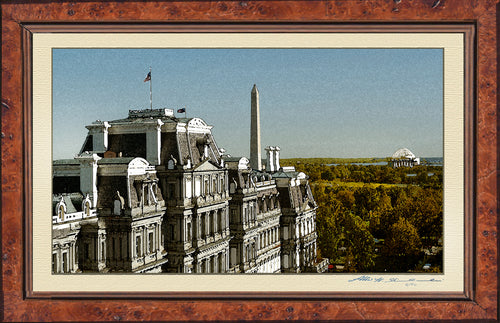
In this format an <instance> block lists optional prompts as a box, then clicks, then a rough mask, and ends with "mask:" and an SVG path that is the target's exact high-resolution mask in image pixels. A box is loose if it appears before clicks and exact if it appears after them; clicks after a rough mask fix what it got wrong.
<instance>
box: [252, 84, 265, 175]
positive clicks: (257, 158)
mask: <svg viewBox="0 0 500 323" xmlns="http://www.w3.org/2000/svg"><path fill="white" fill-rule="evenodd" d="M251 97H252V100H251V105H252V114H251V125H250V166H251V167H252V168H253V169H257V170H262V157H261V153H260V109H259V90H257V86H256V85H255V84H254V85H253V88H252V94H251Z"/></svg>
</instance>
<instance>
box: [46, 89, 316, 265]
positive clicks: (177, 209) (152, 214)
mask: <svg viewBox="0 0 500 323" xmlns="http://www.w3.org/2000/svg"><path fill="white" fill-rule="evenodd" d="M251 98H252V102H251V108H252V111H253V112H254V111H256V112H257V118H253V117H252V131H251V143H252V144H251V146H252V147H254V146H255V147H257V149H255V147H254V148H252V149H251V151H252V153H251V158H250V160H249V159H247V158H246V157H238V158H234V157H227V156H226V155H224V150H223V149H219V147H218V146H217V144H216V142H215V139H214V138H213V136H212V132H211V129H212V126H209V125H208V124H207V123H205V121H203V120H202V119H200V118H177V117H176V116H175V115H174V113H173V110H170V109H146V110H130V111H129V113H128V117H127V118H124V119H118V120H111V121H100V120H97V121H95V122H93V123H92V124H90V125H87V126H86V128H87V129H88V135H87V137H86V139H85V141H84V144H83V145H82V148H81V150H80V153H79V154H78V155H77V156H76V157H75V158H74V159H64V160H56V161H54V163H53V196H54V197H53V206H54V213H53V216H52V221H53V237H54V238H53V259H52V260H53V272H57V273H59V272H64V273H65V272H81V271H83V272H109V271H115V272H136V273H141V272H150V273H158V272H173V273H193V272H194V273H239V272H248V273H278V272H301V271H318V268H320V267H318V266H316V265H315V264H316V232H315V217H316V213H315V210H316V204H315V202H314V199H313V197H312V194H311V191H310V188H309V184H308V181H307V176H306V175H305V174H304V173H297V172H294V169H287V168H283V167H281V166H280V161H279V153H280V148H279V147H276V146H269V147H267V148H266V152H267V159H266V160H265V169H263V167H262V159H261V156H260V127H259V126H255V123H257V125H258V123H259V118H258V109H259V103H258V91H257V88H256V86H254V88H253V89H252V96H251ZM253 112H252V114H253ZM252 156H253V160H254V163H252ZM259 162H260V163H259ZM315 266H316V267H315ZM321 268H323V267H321Z"/></svg>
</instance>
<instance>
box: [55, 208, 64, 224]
mask: <svg viewBox="0 0 500 323" xmlns="http://www.w3.org/2000/svg"><path fill="white" fill-rule="evenodd" d="M57 217H58V218H59V220H61V221H64V205H60V206H59V209H58V211H57Z"/></svg>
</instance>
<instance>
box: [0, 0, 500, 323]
mask: <svg viewBox="0 0 500 323" xmlns="http://www.w3.org/2000/svg"><path fill="white" fill-rule="evenodd" d="M138 5H139V3H135V4H134V3H129V4H125V3H113V2H109V3H108V2H97V3H92V2H86V1H85V2H79V3H70V2H62V3H55V2H52V1H35V2H34V3H27V2H24V1H7V2H6V3H2V36H3V39H4V41H3V43H2V222H1V231H2V258H1V261H2V300H1V302H2V303H1V305H2V309H3V311H1V312H2V313H3V315H4V317H2V318H3V319H4V320H7V321H17V320H33V321H38V320H89V321H95V320H119V319H123V320H167V319H170V320H174V319H177V320H178V319H184V320H196V319H198V320H199V319H259V318H267V319H285V318H292V319H309V320H312V319H356V320H357V319H382V320H389V319H406V318H412V319H415V318H419V319H429V318H433V319H439V318H447V319H455V318H462V319H464V318H468V319H473V318H476V319H490V320H494V319H495V318H497V317H498V312H497V306H498V305H497V300H498V278H497V268H498V267H497V259H498V257H497V251H498V239H497V231H498V230H497V225H498V224H497V221H496V219H497V213H498V211H497V197H498V191H497V160H498V150H497V124H498V120H497V114H496V103H497V95H496V90H497V86H496V85H497V70H496V66H497V58H496V51H497V42H496V39H497V38H496V36H497V25H496V24H497V22H496V16H497V1H470V2H469V1H465V0H464V1H457V2H454V3H453V4H449V3H445V4H440V1H432V3H430V2H429V1H425V0H421V1H416V0H414V1H404V0H403V1H402V2H398V1H394V2H392V1H359V2H354V1H353V2H352V3H350V4H348V3H346V2H343V1H340V2H339V1H311V2H304V1H288V2H283V1H256V2H251V3H250V2H248V3H247V2H245V1H242V2H230V1H222V2H217V3H212V2H206V1H193V2H145V3H140V5H141V6H138ZM158 5H159V6H160V7H161V8H162V9H163V11H162V10H159V9H158ZM291 8H292V9H294V10H296V11H294V10H292V11H290V10H291ZM438 10H439V11H438ZM242 12H243V13H242ZM134 13H135V14H138V13H140V14H142V15H141V18H140V19H139V20H137V19H134V17H135V16H133V14H134ZM166 16H168V17H166ZM256 16H258V17H260V18H259V19H256ZM354 19H356V20H361V22H356V23H352V21H351V20H354ZM166 20H168V21H167V22H166V23H165V21H166ZM214 20H216V22H212V21H214ZM257 20H263V21H265V22H267V23H268V24H267V25H260V24H257V23H256V22H257ZM438 20H439V22H438ZM96 21H105V22H106V23H108V24H92V23H94V22H96ZM160 21H161V22H160ZM403 21H406V22H403ZM174 22H178V23H180V24H174ZM137 23H141V24H137ZM200 23H204V24H203V25H202V24H200ZM138 26H140V31H141V32H158V31H161V30H163V31H165V30H167V29H168V30H170V31H173V30H178V31H179V30H183V31H185V32H190V31H197V32H200V31H203V30H208V29H211V30H212V31H226V32H227V31H228V28H229V29H231V30H233V31H247V32H267V31H272V32H288V31H294V32H305V31H309V32H313V31H324V32H332V31H337V32H352V31H358V32H360V31H366V30H367V29H369V31H371V32H384V31H385V32H387V31H388V30H391V31H393V32H394V31H396V30H400V31H404V32H423V31H425V32H446V31H449V32H464V33H465V34H466V35H467V40H468V41H467V42H466V53H467V54H466V57H465V58H466V62H469V63H468V64H466V69H465V70H464V72H465V74H466V79H465V83H464V85H465V90H466V93H465V94H466V96H465V98H466V102H465V106H466V109H465V114H466V115H465V117H466V125H465V127H466V129H465V131H466V134H467V135H466V140H465V151H466V154H465V156H464V159H465V160H464V161H465V166H466V172H465V174H464V176H465V177H464V178H465V186H466V190H465V192H464V194H465V201H466V205H465V213H466V219H465V221H466V228H465V238H466V241H465V242H464V243H465V246H466V248H465V251H466V254H465V259H466V267H465V268H464V270H465V274H466V277H465V290H464V292H463V293H440V292H436V293H404V292H403V293H383V292H382V293H377V294H374V293H335V294H332V293H314V292H311V293H307V294H298V293H282V294H269V293H267V294H263V293H254V294H249V293H230V294H227V293H226V295H221V294H217V293H178V294H175V295H174V294H170V295H169V294H165V293H160V294H155V293H134V294H133V295H131V294H123V293H107V294H102V293H101V294H95V293H78V294H75V293H74V294H69V293H33V292H32V285H31V280H30V277H31V275H30V274H29V273H30V272H31V271H30V268H31V255H30V252H31V248H30V247H29V246H30V245H31V242H32V241H31V239H32V237H31V235H30V234H31V217H30V215H31V195H30V194H31V193H30V192H31V171H32V169H31V151H30V142H31V96H30V91H31V78H30V77H31V74H30V69H31V58H30V55H28V54H29V53H30V34H31V33H32V32H56V31H63V30H64V31H67V32H81V31H82V30H85V31H90V32H103V30H110V31H111V30H112V31H113V32H127V31H137V27H138ZM476 30H477V32H475V31H476ZM476 36H477V37H476ZM475 54H476V55H477V56H476V55H475ZM474 74H476V79H474V77H473V76H474ZM475 80H476V81H475ZM475 107H476V108H475ZM475 164H476V167H474V165H475ZM23 229H24V230H23ZM23 231H24V233H25V234H24V235H23ZM33 298H38V299H33ZM40 298H42V299H40ZM75 298H78V299H75ZM245 299H252V300H251V301H245ZM437 300H438V301H439V302H436V301H437ZM396 305H397V306H396Z"/></svg>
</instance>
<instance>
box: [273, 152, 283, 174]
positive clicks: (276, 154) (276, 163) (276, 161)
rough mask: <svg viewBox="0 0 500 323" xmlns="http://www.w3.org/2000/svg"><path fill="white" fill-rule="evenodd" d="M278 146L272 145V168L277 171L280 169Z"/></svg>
mask: <svg viewBox="0 0 500 323" xmlns="http://www.w3.org/2000/svg"><path fill="white" fill-rule="evenodd" d="M280 150H281V149H280V147H278V146H276V147H274V170H275V171H276V172H277V171H279V170H280V168H281V166H280Z"/></svg>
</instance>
